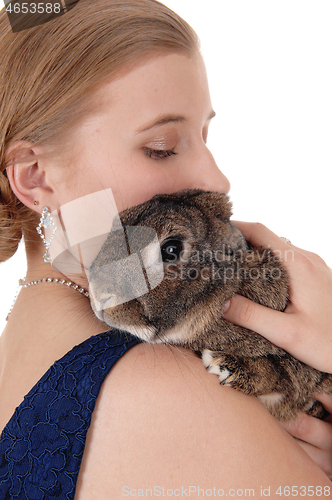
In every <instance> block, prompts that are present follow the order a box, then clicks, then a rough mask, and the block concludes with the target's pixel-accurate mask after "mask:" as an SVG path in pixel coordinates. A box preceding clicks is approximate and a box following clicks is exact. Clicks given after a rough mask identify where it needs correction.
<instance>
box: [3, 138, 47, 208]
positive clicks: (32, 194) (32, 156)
mask: <svg viewBox="0 0 332 500" xmlns="http://www.w3.org/2000/svg"><path fill="white" fill-rule="evenodd" d="M43 153H44V149H43V148H42V147H40V146H35V145H34V144H33V143H31V142H27V141H17V142H15V143H14V144H12V145H11V146H10V147H9V148H8V151H7V152H6V160H7V162H9V163H10V164H9V166H8V167H7V168H6V173H7V177H8V180H9V183H10V186H11V188H12V190H13V192H14V193H15V195H16V196H17V198H18V199H19V200H20V201H21V202H22V203H23V204H24V205H26V206H27V207H29V208H31V209H32V210H35V211H37V212H41V211H42V209H43V207H44V206H50V197H51V196H52V193H53V190H52V189H51V187H50V186H48V185H47V182H46V173H45V165H44V162H43V160H42V159H40V156H41V155H42V154H43ZM34 201H38V202H39V203H38V205H39V207H38V208H36V206H35V205H34Z"/></svg>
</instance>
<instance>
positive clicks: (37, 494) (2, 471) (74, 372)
mask: <svg viewBox="0 0 332 500" xmlns="http://www.w3.org/2000/svg"><path fill="white" fill-rule="evenodd" d="M139 342H140V341H139V340H138V339H137V338H135V337H133V336H132V335H130V334H129V333H126V332H119V331H114V330H113V331H109V332H105V333H102V334H99V335H94V336H93V337H90V338H89V339H88V340H86V341H84V342H82V343H81V344H79V345H77V346H75V347H74V348H73V349H72V350H71V351H69V352H68V353H67V354H66V355H65V356H63V357H62V358H61V359H60V360H58V361H56V362H55V363H54V364H53V365H52V366H51V368H50V369H49V370H48V371H47V372H46V373H45V375H44V376H43V377H42V378H41V379H40V380H39V382H38V383H37V384H36V385H35V386H34V387H33V388H32V389H31V391H30V392H29V393H28V394H27V395H26V396H25V397H24V400H23V402H22V403H21V404H20V406H18V407H17V408H16V410H15V413H14V415H13V416H12V418H11V419H10V421H9V422H8V424H7V425H6V427H5V428H4V430H3V432H2V434H1V440H0V499H1V500H9V499H10V500H13V499H19V500H26V499H28V500H46V499H47V500H51V499H61V500H71V499H73V498H74V495H75V488H76V482H77V477H78V473H79V469H80V465H81V461H82V456H83V452H84V446H85V440H86V434H87V431H88V429H89V426H90V423H91V417H92V412H93V409H94V407H95V403H96V399H97V396H98V394H99V391H100V389H101V385H102V383H103V381H104V379H105V377H106V375H107V374H108V373H109V371H110V370H111V368H112V366H113V365H114V364H115V362H116V361H117V360H118V359H119V358H120V357H121V356H122V355H123V354H124V353H125V352H126V351H127V350H128V349H129V348H130V347H132V346H134V345H136V344H138V343H139Z"/></svg>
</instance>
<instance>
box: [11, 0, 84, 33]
mask: <svg viewBox="0 0 332 500" xmlns="http://www.w3.org/2000/svg"><path fill="white" fill-rule="evenodd" d="M79 1H80V0H43V1H38V0H36V1H35V0H34V1H31V0H30V1H26V0H3V1H2V3H4V8H5V9H6V12H7V15H8V19H9V22H10V25H11V28H12V31H13V32H14V33H17V32H18V31H23V30H27V29H30V28H34V27H35V26H39V25H41V24H45V23H47V22H49V21H51V20H52V19H55V18H56V17H59V16H63V15H64V14H66V13H67V12H68V11H69V10H71V9H72V8H74V7H75V5H77V4H78V2H79Z"/></svg>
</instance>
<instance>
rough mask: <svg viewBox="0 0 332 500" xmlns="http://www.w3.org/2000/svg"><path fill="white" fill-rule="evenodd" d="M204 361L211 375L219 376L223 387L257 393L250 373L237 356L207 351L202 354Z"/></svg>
mask: <svg viewBox="0 0 332 500" xmlns="http://www.w3.org/2000/svg"><path fill="white" fill-rule="evenodd" d="M202 361H203V364H204V366H205V367H206V368H207V370H208V371H209V372H210V373H214V374H215V375H218V378H219V381H220V383H221V384H222V385H225V386H228V387H233V388H235V389H239V390H241V391H243V392H245V393H247V394H252V393H253V392H255V389H254V387H253V383H252V380H250V378H251V377H250V372H249V371H247V370H246V369H245V366H243V362H242V363H240V362H239V361H238V360H237V359H236V357H235V356H231V355H228V354H224V353H223V352H220V351H210V350H208V349H205V350H204V351H203V352H202Z"/></svg>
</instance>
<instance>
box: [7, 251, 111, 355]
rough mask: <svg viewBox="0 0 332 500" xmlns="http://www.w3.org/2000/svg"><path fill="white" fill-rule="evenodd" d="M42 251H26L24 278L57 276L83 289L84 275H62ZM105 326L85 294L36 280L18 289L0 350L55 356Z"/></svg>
mask: <svg viewBox="0 0 332 500" xmlns="http://www.w3.org/2000/svg"><path fill="white" fill-rule="evenodd" d="M42 255H43V248H41V249H36V251H35V252H29V253H27V263H28V268H27V274H26V277H25V281H27V282H29V281H37V280H42V279H43V278H58V279H59V280H61V279H64V280H65V281H69V280H70V281H72V282H75V283H77V284H78V285H79V286H80V287H83V288H85V289H86V290H87V288H88V283H87V279H86V276H83V275H81V276H74V275H66V276H65V275H63V274H62V273H60V272H58V271H56V270H54V269H52V267H51V265H50V264H45V263H44V262H43V259H42ZM22 278H23V277H22ZM107 329H108V327H107V326H106V325H105V324H104V323H102V322H101V321H99V320H98V319H97V318H96V317H95V315H94V314H93V312H92V309H91V306H90V301H89V299H88V298H87V297H85V296H84V295H82V294H80V293H78V292H77V291H76V290H74V289H73V288H70V287H67V286H63V285H59V284H58V283H40V284H38V285H34V286H30V287H27V288H22V289H21V290H20V292H19V294H18V296H17V299H16V302H15V304H14V306H13V308H12V311H11V313H10V316H9V318H8V321H7V324H6V327H5V329H4V331H3V334H2V335H1V337H0V342H1V351H2V352H6V351H8V350H10V351H11V353H13V352H14V351H15V350H19V351H20V352H22V351H24V352H27V353H28V352H30V353H32V352H33V350H34V351H35V352H36V353H42V352H44V351H47V352H48V353H49V352H52V355H53V356H55V359H57V358H58V357H61V356H62V355H64V354H65V353H66V352H67V351H68V350H70V349H71V348H72V347H74V345H77V344H78V343H80V342H83V341H84V340H86V339H87V338H89V337H90V336H92V335H95V334H97V333H101V332H103V331H106V330H107Z"/></svg>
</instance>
